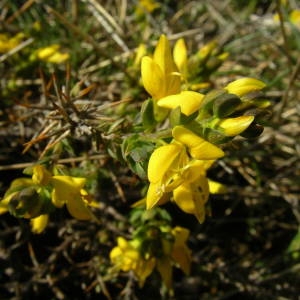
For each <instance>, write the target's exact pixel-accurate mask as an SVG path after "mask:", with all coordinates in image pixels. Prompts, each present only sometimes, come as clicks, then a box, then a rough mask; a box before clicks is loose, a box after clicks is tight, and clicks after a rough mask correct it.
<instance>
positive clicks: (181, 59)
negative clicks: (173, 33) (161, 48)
mask: <svg viewBox="0 0 300 300" xmlns="http://www.w3.org/2000/svg"><path fill="white" fill-rule="evenodd" d="M173 57H174V62H175V64H176V66H177V68H178V70H179V72H180V73H181V76H182V77H183V79H185V80H186V79H187V72H188V70H187V64H188V57H187V48H186V44H185V41H184V39H183V38H181V39H179V40H177V41H176V43H175V45H174V49H173Z"/></svg>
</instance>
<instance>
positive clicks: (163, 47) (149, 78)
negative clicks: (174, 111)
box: [141, 35, 180, 100]
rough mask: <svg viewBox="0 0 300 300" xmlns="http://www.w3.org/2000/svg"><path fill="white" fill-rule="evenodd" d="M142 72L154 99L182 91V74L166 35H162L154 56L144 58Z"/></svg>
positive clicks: (145, 84) (144, 82)
mask: <svg viewBox="0 0 300 300" xmlns="http://www.w3.org/2000/svg"><path fill="white" fill-rule="evenodd" d="M141 72H142V81H143V84H144V87H145V89H146V91H147V92H148V93H149V94H150V95H151V96H152V98H153V99H154V100H158V99H160V98H163V97H165V96H168V95H173V94H177V93H179V92H180V74H179V72H178V69H177V67H176V65H175V63H174V60H173V57H172V53H171V48H170V44H169V41H168V39H167V37H166V36H165V35H161V37H160V39H159V41H158V44H157V46H156V48H155V51H154V55H153V58H151V57H149V56H145V57H143V58H142V66H141Z"/></svg>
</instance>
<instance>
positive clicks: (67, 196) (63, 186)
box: [0, 165, 93, 233]
mask: <svg viewBox="0 0 300 300" xmlns="http://www.w3.org/2000/svg"><path fill="white" fill-rule="evenodd" d="M85 182H86V179H85V178H80V177H72V176H67V175H53V174H51V173H50V172H49V171H48V170H47V169H46V168H45V167H44V166H43V165H35V166H34V167H33V168H32V177H31V178H18V179H15V180H14V181H13V182H12V183H11V185H10V187H9V189H8V190H7V191H6V193H5V195H4V198H3V199H2V201H1V202H0V214H2V213H5V212H10V213H11V214H12V215H14V216H16V217H20V218H26V219H30V220H31V225H32V231H33V232H34V233H41V232H42V231H43V230H44V229H45V227H46V226H47V223H48V218H49V213H51V211H53V210H54V209H55V208H61V207H63V206H64V205H66V207H67V209H68V211H69V213H70V214H71V215H72V216H73V217H74V218H76V219H78V220H90V219H91V218H93V214H92V212H91V211H90V209H89V208H88V206H90V205H92V201H91V197H90V196H89V194H88V193H87V191H86V190H85V189H84V185H85Z"/></svg>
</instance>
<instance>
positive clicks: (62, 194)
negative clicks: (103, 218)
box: [51, 175, 93, 220]
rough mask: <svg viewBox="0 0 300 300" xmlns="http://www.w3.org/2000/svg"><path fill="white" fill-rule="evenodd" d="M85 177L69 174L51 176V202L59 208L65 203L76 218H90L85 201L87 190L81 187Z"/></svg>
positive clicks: (90, 213) (91, 215)
mask: <svg viewBox="0 0 300 300" xmlns="http://www.w3.org/2000/svg"><path fill="white" fill-rule="evenodd" d="M85 182H86V179H85V178H80V177H71V176H62V175H57V176H52V178H51V184H52V185H53V190H52V203H53V204H54V205H55V206H56V207H58V208H60V207H62V206H63V205H64V204H66V206H67V209H68V211H69V213H70V214H71V215H72V216H73V217H74V218H76V219H78V220H90V219H91V218H92V217H93V214H92V212H91V211H90V210H89V209H88V207H87V205H88V201H86V200H85V199H86V196H87V192H86V191H85V190H84V189H83V187H84V185H85Z"/></svg>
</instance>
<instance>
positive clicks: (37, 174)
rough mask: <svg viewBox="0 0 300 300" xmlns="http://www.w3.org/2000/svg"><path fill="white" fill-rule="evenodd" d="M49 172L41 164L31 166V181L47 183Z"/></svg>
mask: <svg viewBox="0 0 300 300" xmlns="http://www.w3.org/2000/svg"><path fill="white" fill-rule="evenodd" d="M50 179H51V173H50V172H49V171H48V170H47V169H46V168H45V167H44V166H43V165H35V166H34V167H33V174H32V181H33V182H34V183H35V184H39V185H47V184H48V183H49V182H50Z"/></svg>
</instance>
